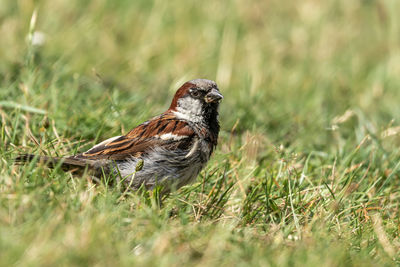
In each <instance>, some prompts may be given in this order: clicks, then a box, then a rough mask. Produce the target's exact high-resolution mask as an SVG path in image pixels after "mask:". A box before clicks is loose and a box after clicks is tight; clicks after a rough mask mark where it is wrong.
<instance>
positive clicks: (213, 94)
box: [204, 88, 224, 103]
mask: <svg viewBox="0 0 400 267" xmlns="http://www.w3.org/2000/svg"><path fill="white" fill-rule="evenodd" d="M223 98H224V97H223V95H221V93H220V92H219V91H218V90H217V89H214V88H213V89H211V91H210V92H209V93H208V94H206V96H205V98H204V100H205V101H206V103H215V102H219V101H220V100H222V99H223Z"/></svg>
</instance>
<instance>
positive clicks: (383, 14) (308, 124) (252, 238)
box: [0, 0, 400, 266]
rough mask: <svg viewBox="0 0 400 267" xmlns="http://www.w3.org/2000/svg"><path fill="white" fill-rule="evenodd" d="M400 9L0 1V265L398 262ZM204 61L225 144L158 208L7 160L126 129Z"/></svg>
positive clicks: (149, 199)
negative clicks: (217, 92)
mask: <svg viewBox="0 0 400 267" xmlns="http://www.w3.org/2000/svg"><path fill="white" fill-rule="evenodd" d="M34 10H36V13H35V12H34ZM399 10H400V2H399V1H397V0H379V1H378V0H377V1H361V0H358V1H357V0H350V1H348V0H326V1H316V0H305V1H278V0H270V1H244V0H236V1H183V0H181V1H162V0H157V1H148V0H141V1H129V0H122V1H114V0H97V1H80V0H70V1H66V0H51V1H50V0H49V1H29V0H24V1H7V0H6V1H3V2H2V4H1V5H0V39H1V41H0V120H1V128H0V139H1V141H0V158H1V159H0V259H1V261H0V265H3V266H9V265H14V264H15V265H20V266H35V265H40V266H54V265H55V264H61V265H68V266H70V265H83V266H85V265H89V264H90V265H98V266H103V265H104V266H110V265H112V264H113V263H118V264H119V265H128V266H129V265H132V264H141V265H161V266H169V265H172V266H182V264H185V265H186V264H193V265H201V266H204V265H206V266H232V265H235V266H247V265H248V264H251V265H255V266H268V265H272V266H285V265H286V266H302V265H307V266H322V265H324V266H360V265H362V266H377V265H380V266H382V265H387V266H390V265H396V264H400V255H399V249H400V238H399V232H400V227H399V201H400V192H399V185H400V182H399V175H400V161H399V156H400V151H399V145H400V126H399V125H400V123H399V120H400V115H399V114H400V105H399V99H400V90H399V88H400V17H399V16H398V11H399ZM32 14H34V15H33V16H32ZM35 18H36V20H35ZM43 34H44V38H45V39H44V40H41V37H43ZM199 77H201V78H209V79H214V80H216V81H217V83H218V84H219V87H220V88H221V91H222V92H223V94H224V95H225V99H224V101H223V103H222V105H221V116H220V119H221V124H222V132H221V136H220V141H219V146H218V149H217V151H216V152H215V154H214V156H213V158H212V160H211V162H210V163H209V164H208V166H207V167H206V169H205V170H204V171H203V172H202V173H201V175H200V176H199V177H198V180H197V182H196V183H195V184H193V185H191V186H187V187H184V188H182V189H181V190H179V191H178V192H175V193H174V194H172V195H171V196H170V197H169V198H168V199H165V200H164V202H163V207H162V208H161V209H159V208H158V203H157V196H156V194H151V193H147V194H146V193H137V194H123V192H121V191H120V190H119V189H118V188H110V187H107V186H106V185H99V186H94V185H93V184H91V183H90V181H88V179H86V178H85V177H83V178H73V177H71V176H70V174H68V173H67V174H66V173H63V172H62V171H60V170H48V169H46V168H44V167H41V166H35V165H34V164H32V165H28V166H25V167H18V166H14V165H13V163H12V162H13V161H12V158H13V157H14V156H15V155H16V154H18V153H20V152H32V153H38V154H50V155H69V154H73V153H75V152H76V151H82V150H84V149H86V148H88V147H90V146H91V145H93V144H94V143H96V142H98V141H100V140H102V139H105V138H108V137H111V136H114V135H118V134H120V133H121V132H122V133H126V132H127V131H128V130H129V129H130V128H132V127H133V126H135V125H137V124H138V123H140V122H142V121H144V120H145V119H148V118H150V117H152V116H154V115H157V114H159V113H160V112H162V111H163V110H164V109H165V108H166V107H167V106H168V105H169V101H170V99H171V97H172V95H173V93H174V91H175V90H176V89H177V87H178V86H179V85H180V84H182V83H183V82H184V81H186V80H189V79H193V78H199Z"/></svg>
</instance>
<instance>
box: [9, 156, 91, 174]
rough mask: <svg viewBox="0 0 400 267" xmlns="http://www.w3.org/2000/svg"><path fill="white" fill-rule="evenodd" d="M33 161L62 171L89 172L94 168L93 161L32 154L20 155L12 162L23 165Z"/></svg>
mask: <svg viewBox="0 0 400 267" xmlns="http://www.w3.org/2000/svg"><path fill="white" fill-rule="evenodd" d="M34 160H37V162H40V163H43V164H45V165H47V166H48V167H49V168H55V167H57V166H60V167H61V168H62V169H63V170H64V171H83V170H85V169H86V168H87V169H88V170H90V169H93V168H95V167H96V166H95V164H94V163H95V162H94V161H93V160H86V159H74V158H72V157H68V158H63V157H49V156H39V155H34V154H20V155H18V156H17V157H16V158H15V159H14V162H15V163H16V164H24V163H26V162H31V161H34Z"/></svg>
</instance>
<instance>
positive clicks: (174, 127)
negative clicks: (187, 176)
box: [74, 114, 195, 160]
mask: <svg viewBox="0 0 400 267" xmlns="http://www.w3.org/2000/svg"><path fill="white" fill-rule="evenodd" d="M194 136H195V132H194V131H193V129H192V128H191V127H190V126H189V125H188V124H187V123H186V122H185V121H182V120H178V119H177V118H176V117H175V116H173V115H171V114H163V115H161V116H159V117H156V118H153V119H152V120H149V121H147V122H144V123H142V124H140V125H139V126H137V127H136V128H134V129H133V130H131V131H130V132H129V133H128V134H126V135H124V136H116V137H113V138H110V139H107V140H106V141H103V142H101V143H100V144H98V145H95V146H94V147H92V148H91V149H89V150H88V151H86V152H84V153H82V154H79V155H76V156H74V158H82V159H110V160H123V159H126V158H128V157H132V156H133V157H140V156H141V155H142V154H145V153H147V152H149V151H151V150H152V149H154V148H156V147H163V148H164V149H171V150H172V149H188V148H189V147H190V145H191V143H192V141H193V137H194Z"/></svg>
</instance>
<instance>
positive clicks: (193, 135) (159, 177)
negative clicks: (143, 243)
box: [16, 79, 223, 190]
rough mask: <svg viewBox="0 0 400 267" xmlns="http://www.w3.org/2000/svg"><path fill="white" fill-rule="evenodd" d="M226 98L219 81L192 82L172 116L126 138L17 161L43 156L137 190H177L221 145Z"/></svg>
mask: <svg viewBox="0 0 400 267" xmlns="http://www.w3.org/2000/svg"><path fill="white" fill-rule="evenodd" d="M222 98H223V96H222V94H221V93H220V92H219V89H218V87H217V84H216V83H215V82H213V81H210V80H205V79H196V80H191V81H188V82H186V83H185V84H183V85H182V86H181V87H180V88H179V89H178V91H177V92H176V93H175V96H174V98H173V100H172V103H171V105H170V107H169V109H168V110H167V111H165V112H164V113H162V114H161V115H160V116H157V117H154V118H153V119H151V120H148V121H146V122H144V123H142V124H140V125H139V126H137V127H136V128H134V129H133V130H131V131H130V132H129V133H127V134H126V135H123V136H115V137H112V138H110V139H107V140H105V141H103V142H101V143H99V144H97V145H95V146H94V147H92V148H91V149H89V150H88V151H86V152H84V153H81V154H78V155H75V156H70V157H48V156H35V155H32V154H24V155H19V156H18V157H17V158H16V162H27V161H31V160H33V159H34V158H36V157H38V158H39V160H40V161H43V162H45V163H46V164H47V165H48V166H49V167H55V166H56V165H57V164H60V165H61V167H62V168H63V169H64V170H81V171H83V170H85V169H86V168H87V169H88V170H89V171H91V173H92V175H93V176H94V177H101V176H102V175H103V173H105V174H108V175H110V174H112V175H115V176H117V177H120V178H122V179H124V181H125V182H126V183H127V184H128V185H129V186H130V188H132V189H138V188H139V187H141V186H142V185H144V186H145V187H146V188H147V189H150V190H151V189H152V188H154V187H155V186H156V185H166V187H167V188H172V187H173V188H175V189H177V188H179V187H181V186H183V185H186V184H189V183H190V182H192V181H193V180H194V179H195V178H196V177H197V175H198V174H199V172H200V171H201V169H202V168H203V167H204V166H205V165H206V163H207V161H208V160H209V158H210V156H211V154H212V152H213V150H214V148H215V146H216V145H217V139H218V133H219V128H220V127H219V122H218V106H219V102H220V100H221V99H222ZM138 165H142V167H141V168H138Z"/></svg>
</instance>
